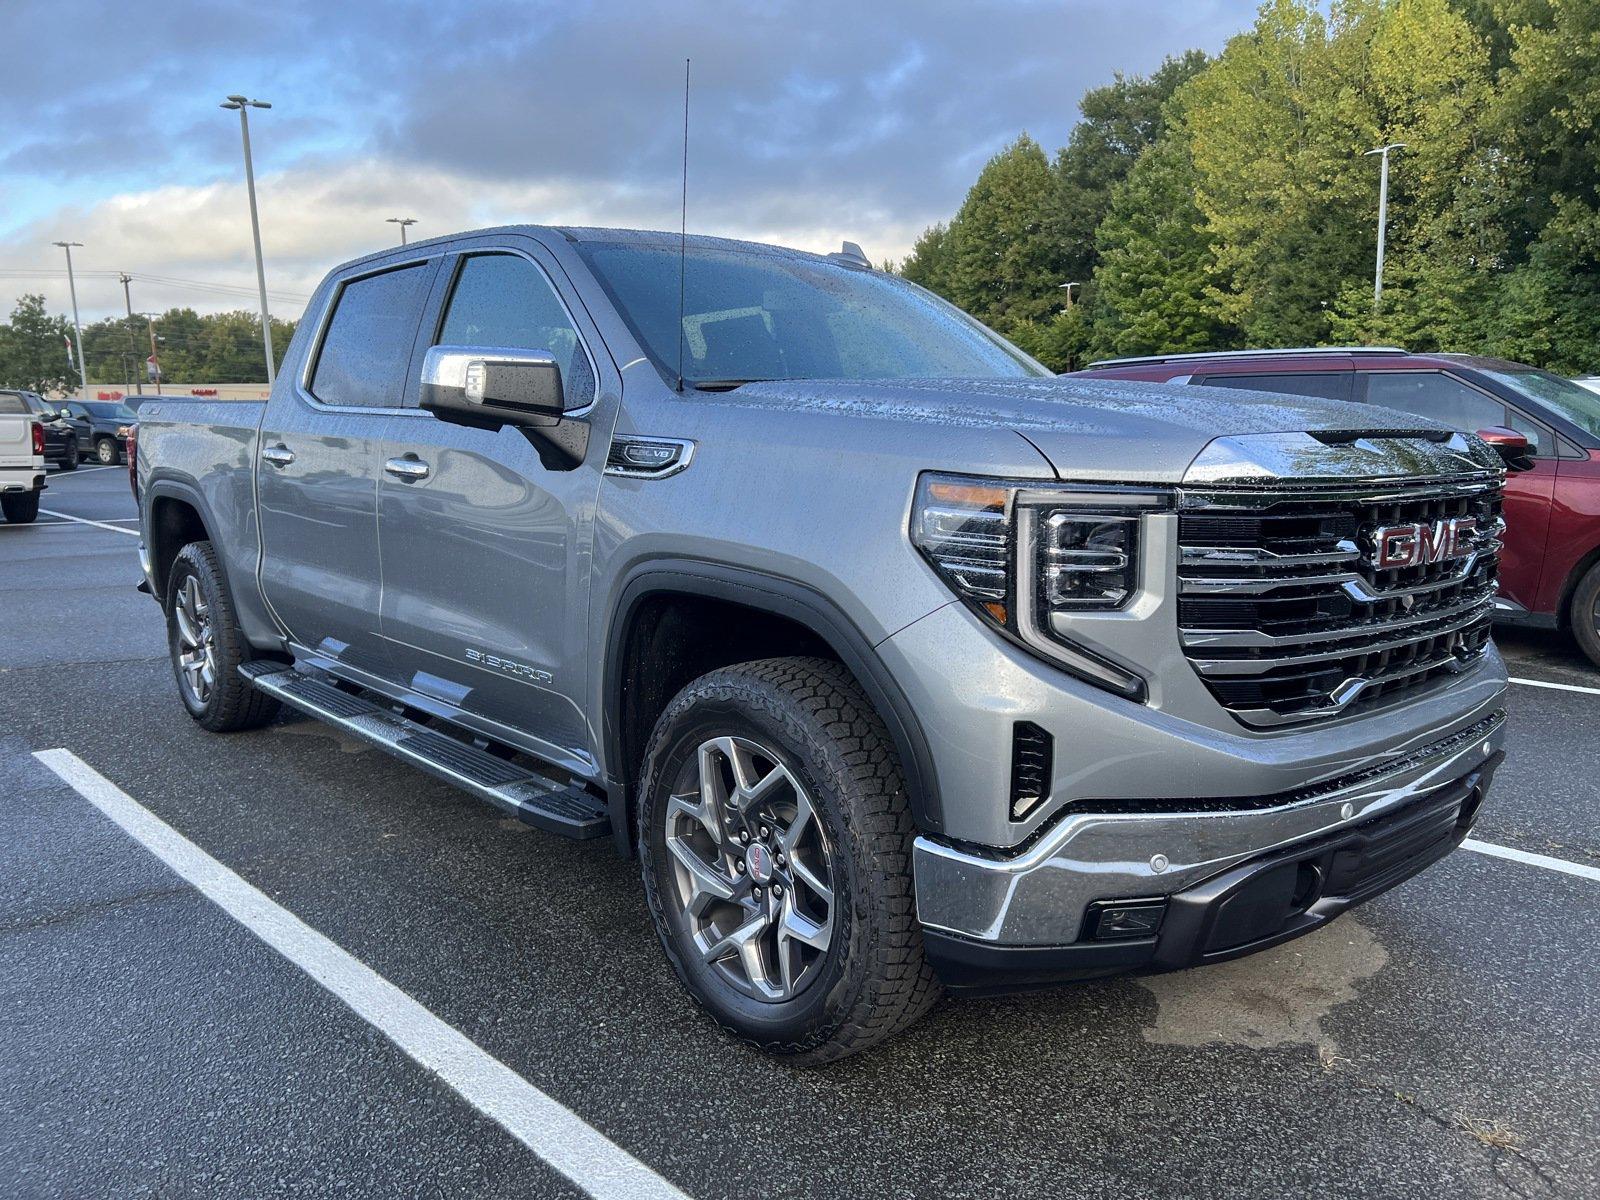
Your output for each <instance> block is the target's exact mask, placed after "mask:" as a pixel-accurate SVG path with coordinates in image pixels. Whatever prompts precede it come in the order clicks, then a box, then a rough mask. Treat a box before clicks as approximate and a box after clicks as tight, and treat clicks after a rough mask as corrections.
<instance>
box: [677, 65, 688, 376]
mask: <svg viewBox="0 0 1600 1200" xmlns="http://www.w3.org/2000/svg"><path fill="white" fill-rule="evenodd" d="M688 256H689V60H688V59H687V58H686V59H684V60H683V207H682V208H681V209H680V210H679V213H678V390H679V391H680V392H681V391H683V320H684V299H683V290H684V287H683V279H684V271H685V269H686V263H687V260H688Z"/></svg>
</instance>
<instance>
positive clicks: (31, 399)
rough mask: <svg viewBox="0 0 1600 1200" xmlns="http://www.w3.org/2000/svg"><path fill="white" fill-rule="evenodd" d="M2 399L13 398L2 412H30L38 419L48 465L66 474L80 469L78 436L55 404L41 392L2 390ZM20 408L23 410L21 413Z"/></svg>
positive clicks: (0, 390)
mask: <svg viewBox="0 0 1600 1200" xmlns="http://www.w3.org/2000/svg"><path fill="white" fill-rule="evenodd" d="M0 396H6V397H9V398H10V399H9V400H8V401H7V405H6V408H5V409H4V410H0V411H8V412H18V411H22V412H28V413H32V414H33V415H34V416H35V417H36V418H38V421H39V425H40V427H41V428H42V429H43V430H44V461H45V462H47V463H49V464H50V465H51V466H55V467H60V468H61V469H62V470H63V471H76V470H77V469H78V460H79V458H80V453H79V450H78V437H77V432H76V430H74V429H73V427H72V425H71V423H70V422H68V421H65V420H63V419H62V417H61V414H60V412H59V410H58V409H57V407H56V406H55V405H54V404H53V403H51V402H50V401H49V400H46V399H45V398H44V397H43V396H41V395H39V393H38V392H29V391H24V390H22V389H20V388H4V389H0ZM18 405H20V406H21V407H20V409H19V408H18V407H17V406H18Z"/></svg>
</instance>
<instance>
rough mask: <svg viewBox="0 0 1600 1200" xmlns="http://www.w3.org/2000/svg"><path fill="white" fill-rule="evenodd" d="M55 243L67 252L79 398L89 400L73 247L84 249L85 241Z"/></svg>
mask: <svg viewBox="0 0 1600 1200" xmlns="http://www.w3.org/2000/svg"><path fill="white" fill-rule="evenodd" d="M55 245H57V246H60V247H61V248H62V249H63V250H65V251H66V252H67V291H68V292H69V293H71V295H72V328H73V329H74V330H75V331H76V332H77V335H78V381H79V382H80V383H81V384H82V385H83V394H82V395H81V396H79V397H78V399H80V400H87V399H88V398H89V372H88V371H87V370H86V369H85V368H84V365H83V322H82V321H80V320H78V283H77V280H76V278H74V276H73V274H72V248H73V247H74V246H77V247H78V248H79V249H80V250H81V249H83V243H82V242H56V243H55Z"/></svg>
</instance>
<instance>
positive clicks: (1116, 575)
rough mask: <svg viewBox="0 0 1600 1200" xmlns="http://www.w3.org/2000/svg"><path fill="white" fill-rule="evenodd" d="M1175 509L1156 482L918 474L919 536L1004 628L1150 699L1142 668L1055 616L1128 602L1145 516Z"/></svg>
mask: <svg viewBox="0 0 1600 1200" xmlns="http://www.w3.org/2000/svg"><path fill="white" fill-rule="evenodd" d="M1171 506H1172V499H1171V497H1170V496H1169V495H1167V494H1166V493H1162V492H1159V491H1153V490H1151V489H1148V488H1147V489H1143V490H1135V489H1128V488H1117V487H1105V488H1102V487H1087V486H1082V485H1050V484H1039V483H1024V482H1012V481H1009V480H991V479H975V478H970V477H965V476H959V475H937V474H931V473H930V474H925V475H923V476H922V477H921V478H920V479H919V480H918V481H917V497H916V504H915V507H914V508H913V511H912V517H911V541H912V544H914V545H915V546H916V547H917V549H918V550H920V551H921V552H922V554H923V556H924V557H925V558H927V560H928V562H929V563H930V564H931V565H932V566H933V569H934V570H935V571H936V572H938V574H939V576H940V577H941V578H942V579H943V580H944V581H945V583H946V584H948V585H949V586H950V588H951V590H952V591H954V592H955V594H956V595H957V596H959V597H961V599H963V600H965V601H966V602H967V603H968V604H970V605H971V606H972V607H973V608H975V609H976V610H977V611H978V612H980V613H981V614H983V616H984V617H985V618H986V619H987V620H988V621H990V622H991V623H992V624H993V625H995V626H996V627H998V628H999V629H1001V630H1002V631H1003V632H1005V633H1006V634H1008V635H1009V636H1012V637H1013V638H1015V639H1017V640H1019V641H1021V642H1022V643H1023V644H1024V645H1026V646H1027V647H1028V648H1029V649H1030V650H1033V651H1035V652H1039V653H1043V654H1045V655H1046V656H1048V657H1049V658H1050V659H1051V660H1052V661H1053V662H1055V664H1056V665H1058V666H1060V667H1063V668H1064V669H1066V670H1067V671H1070V672H1071V673H1072V674H1074V675H1076V676H1078V677H1079V678H1081V679H1085V680H1087V681H1088V682H1090V683H1093V684H1096V685H1097V686H1099V687H1104V688H1108V689H1110V690H1111V691H1114V692H1117V693H1118V694H1120V695H1123V696H1126V697H1128V698H1130V699H1136V700H1142V699H1143V698H1144V694H1145V685H1144V680H1143V679H1142V678H1141V677H1140V676H1139V675H1138V674H1137V673H1135V672H1134V671H1132V670H1130V669H1128V668H1127V667H1125V666H1123V665H1121V664H1119V663H1115V662H1112V661H1111V660H1110V659H1108V658H1106V657H1105V656H1104V655H1102V654H1098V653H1096V652H1095V651H1093V650H1090V649H1089V648H1087V647H1086V646H1083V645H1081V644H1080V643H1078V642H1077V641H1074V640H1073V639H1072V638H1070V637H1068V636H1066V635H1065V634H1064V633H1063V632H1062V630H1061V628H1060V626H1061V624H1062V622H1060V621H1057V620H1053V619H1052V618H1053V617H1056V616H1058V615H1059V616H1062V617H1071V616H1076V615H1084V616H1089V615H1092V614H1094V613H1106V612H1112V611H1115V610H1117V609H1121V608H1124V607H1126V606H1127V604H1128V603H1129V602H1130V601H1131V600H1132V599H1133V597H1134V596H1135V595H1136V594H1137V593H1138V590H1139V538H1140V532H1141V528H1142V514H1143V513H1144V512H1148V511H1153V510H1160V509H1166V508H1170V507H1171ZM1024 560H1025V561H1024Z"/></svg>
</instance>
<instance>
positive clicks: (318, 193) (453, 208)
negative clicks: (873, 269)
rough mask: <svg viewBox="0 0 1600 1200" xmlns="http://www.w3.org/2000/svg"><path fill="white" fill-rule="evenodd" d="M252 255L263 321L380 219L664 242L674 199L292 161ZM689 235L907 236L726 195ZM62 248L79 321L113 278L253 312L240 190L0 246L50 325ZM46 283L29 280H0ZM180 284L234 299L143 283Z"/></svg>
mask: <svg viewBox="0 0 1600 1200" xmlns="http://www.w3.org/2000/svg"><path fill="white" fill-rule="evenodd" d="M256 184H257V198H258V203H259V205H260V211H261V231H262V246H263V252H264V256H265V259H266V265H267V289H268V291H269V292H270V293H273V294H274V298H273V299H272V302H271V309H272V311H273V313H274V314H275V315H277V316H280V317H294V316H298V315H299V312H300V309H301V307H302V304H303V300H297V299H295V298H294V297H295V296H299V297H308V296H309V295H310V294H311V292H312V290H313V289H314V288H315V287H316V284H317V282H318V280H320V279H321V278H322V276H323V274H324V273H325V272H326V271H327V270H328V269H329V268H330V267H332V266H334V265H335V264H337V263H340V262H343V261H345V260H346V259H350V258H355V257H357V256H359V255H362V254H367V253H370V252H371V251H373V250H376V249H380V248H382V247H384V246H387V245H390V244H392V242H393V241H394V240H395V237H396V227H395V226H393V225H390V224H388V223H387V220H386V219H387V218H389V217H396V216H415V217H417V218H418V224H416V225H414V226H412V228H411V234H412V236H413V238H424V237H434V236H438V235H441V234H446V233H454V232H458V231H460V230H464V229H473V228H479V227H483V226H487V225H502V224H516V223H521V222H529V223H533V224H552V225H612V226H623V227H643V228H657V229H660V228H668V229H670V228H675V227H676V225H677V218H678V194H677V191H676V189H675V188H674V189H670V190H667V189H663V190H662V191H661V192H652V191H646V190H643V189H639V188H632V187H626V186H613V187H603V186H595V185H584V184H577V183H570V182H546V183H523V182H515V181H508V180H505V179H479V178H474V177H472V176H470V175H466V174H461V173H455V172H450V171H447V170H443V169H439V168H419V167H416V166H411V165H402V164H397V163H392V162H383V161H378V160H372V159H369V160H364V161H360V162H347V163H339V164H330V163H325V162H314V163H306V164H304V165H301V166H299V167H296V168H294V169H292V170H288V171H280V172H275V173H271V174H268V175H264V176H258V178H257V180H256ZM689 227H690V229H691V230H693V231H696V232H705V233H712V232H714V233H717V234H719V235H723V236H728V237H743V238H749V239H752V240H755V241H764V242H776V243H779V244H782V245H787V246H794V247H798V248H800V249H807V250H819V251H827V250H837V249H838V248H839V243H840V241H841V240H843V239H845V238H848V239H850V240H851V241H857V242H860V243H861V244H862V245H863V246H864V247H865V248H866V249H867V251H868V252H869V253H870V254H871V255H872V256H873V257H874V258H875V259H882V258H884V257H891V256H893V257H898V256H900V255H902V254H904V253H905V252H906V251H907V250H909V249H910V246H911V243H912V241H913V240H914V239H915V237H916V235H917V233H918V232H919V231H920V230H921V228H922V222H921V221H920V219H910V220H908V219H904V218H901V217H899V216H897V214H895V213H893V212H890V211H886V210H885V208H884V207H883V206H882V205H881V204H880V203H875V202H869V201H866V200H862V201H860V202H857V203H854V204H852V203H851V202H850V200H849V198H848V197H840V196H839V195H837V194H834V195H829V196H826V197H822V196H806V195H798V194H795V193H791V192H784V191H777V190H765V191H756V192H753V193H750V194H743V195H740V196H738V197H727V196H719V195H711V196H704V197H700V196H696V195H695V194H694V192H693V190H692V187H691V192H690V212H689ZM63 237H68V238H71V239H72V240H74V241H79V242H82V243H83V248H82V249H81V250H74V252H73V265H74V267H75V268H76V270H77V273H78V303H79V306H80V309H81V311H82V315H83V319H84V320H85V321H89V320H93V319H96V318H98V317H103V316H108V315H113V314H115V313H117V312H120V311H121V310H122V287H121V285H120V284H119V283H118V282H117V280H116V279H115V278H114V277H113V273H115V272H118V271H126V272H128V273H130V274H132V275H133V276H134V277H135V282H134V285H133V287H134V297H133V299H134V305H135V307H136V308H138V309H142V310H156V311H160V310H164V309H166V308H169V307H173V306H183V305H187V306H189V307H193V308H196V309H199V310H202V311H204V310H207V309H226V308H246V309H253V308H254V307H255V296H254V291H253V289H254V287H255V262H254V258H253V256H252V252H251V245H250V224H249V211H248V208H247V205H246V200H245V193H244V186H243V183H242V182H239V183H227V184H223V183H215V184H206V185H200V186H183V185H177V184H169V185H165V186H162V187H157V188H151V189H148V190H144V191H133V192H124V193H121V194H118V195H114V196H110V197H108V198H106V199H104V200H102V201H100V202H99V203H96V204H93V205H89V206H86V207H70V208H67V209H64V210H63V211H61V212H59V213H57V214H55V215H53V216H51V217H49V218H47V219H45V220H41V221H36V222H34V223H32V224H30V225H29V226H27V227H25V228H23V229H22V230H20V231H18V232H17V233H16V234H15V235H13V236H11V237H8V238H6V239H4V240H0V279H3V280H4V281H5V282H6V283H10V284H11V285H12V287H13V290H14V291H15V292H17V293H20V292H22V291H40V292H43V293H44V294H45V296H46V299H47V300H48V302H49V303H50V305H51V307H52V308H54V309H56V310H58V311H65V310H66V309H67V306H68V297H67V282H66V279H65V277H64V266H63V262H62V259H61V258H60V252H59V251H58V250H57V249H56V248H55V247H54V246H52V245H51V244H50V243H51V242H53V241H56V240H58V239H60V238H63ZM41 265H43V266H44V267H45V268H46V269H48V270H51V271H55V272H59V274H58V275H55V276H47V277H44V278H38V277H25V276H15V275H11V274H9V272H10V271H19V270H20V271H29V270H36V269H39V268H40V267H41ZM146 276H155V277H158V278H160V279H183V280H193V281H196V282H197V283H199V284H206V285H211V286H212V287H214V288H216V287H221V288H233V289H236V291H237V294H222V293H220V292H214V291H213V292H208V291H205V290H202V289H201V288H199V287H193V286H184V285H179V284H168V283H162V282H158V281H157V280H156V279H147V278H144V277H146Z"/></svg>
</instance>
